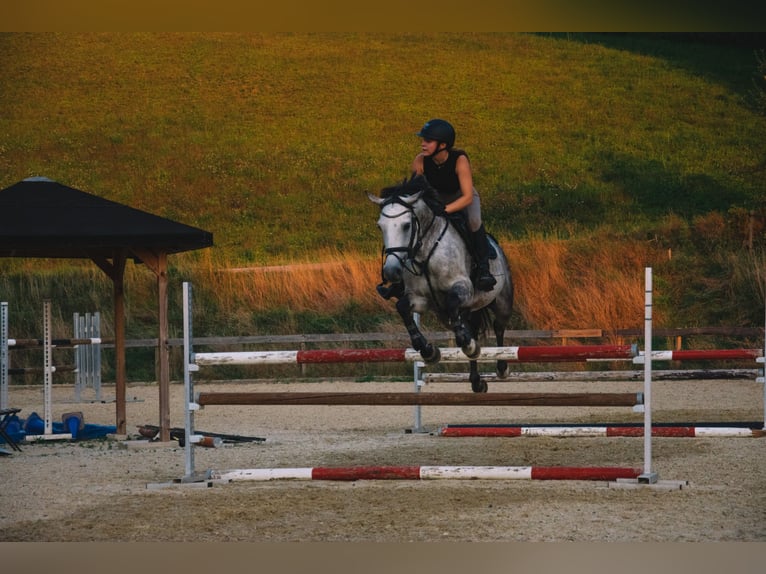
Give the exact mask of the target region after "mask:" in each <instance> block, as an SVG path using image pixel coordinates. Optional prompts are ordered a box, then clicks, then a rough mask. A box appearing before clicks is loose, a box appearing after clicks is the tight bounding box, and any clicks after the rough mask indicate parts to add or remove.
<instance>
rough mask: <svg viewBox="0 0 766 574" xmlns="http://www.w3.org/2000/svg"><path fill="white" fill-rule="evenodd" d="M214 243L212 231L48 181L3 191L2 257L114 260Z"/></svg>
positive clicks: (0, 199) (0, 198) (0, 194)
mask: <svg viewBox="0 0 766 574" xmlns="http://www.w3.org/2000/svg"><path fill="white" fill-rule="evenodd" d="M212 245H213V235H212V233H210V232H208V231H204V230H202V229H198V228H196V227H190V226H188V225H184V224H182V223H177V222H175V221H172V220H170V219H165V218H163V217H159V216H156V215H152V214H151V213H146V212H144V211H140V210H138V209H134V208H132V207H128V206H126V205H122V204H119V203H116V202H113V201H109V200H107V199H103V198H101V197H98V196H95V195H91V194H89V193H85V192H84V191H80V190H78V189H73V188H71V187H67V186H66V185H62V184H60V183H58V182H55V181H51V180H50V179H47V178H37V177H36V178H29V179H25V180H23V181H20V182H18V183H16V184H14V185H12V186H10V187H7V188H5V189H3V190H1V191H0V257H63V258H93V257H112V256H113V254H114V252H115V250H119V249H130V248H143V249H152V250H154V251H160V252H164V253H168V254H170V253H179V252H182V251H191V250H194V249H201V248H204V247H210V246H212Z"/></svg>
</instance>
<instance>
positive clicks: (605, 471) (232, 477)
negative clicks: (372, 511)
mask: <svg viewBox="0 0 766 574" xmlns="http://www.w3.org/2000/svg"><path fill="white" fill-rule="evenodd" d="M640 472H641V470H640V469H636V468H623V467H611V466H609V467H572V466H559V467H556V466H552V467H545V466H352V467H304V468H252V469H234V470H225V471H216V470H213V471H210V472H209V473H208V478H209V479H211V480H220V481H224V482H235V481H270V480H283V479H289V480H344V481H352V480H445V479H446V480H599V481H615V480H618V479H634V478H636V477H637V476H638V475H639V474H640Z"/></svg>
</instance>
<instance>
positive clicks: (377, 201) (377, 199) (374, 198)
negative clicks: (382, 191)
mask: <svg viewBox="0 0 766 574" xmlns="http://www.w3.org/2000/svg"><path fill="white" fill-rule="evenodd" d="M367 197H368V198H369V199H370V201H371V202H373V203H374V204H376V205H383V202H384V201H385V200H384V199H382V198H380V197H378V196H376V195H372V194H371V193H370V192H369V191H368V192H367Z"/></svg>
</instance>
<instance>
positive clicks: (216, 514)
mask: <svg viewBox="0 0 766 574" xmlns="http://www.w3.org/2000/svg"><path fill="white" fill-rule="evenodd" d="M411 386H412V384H411V383H360V382H351V381H340V382H337V381H336V382H327V381H324V382H313V383H302V382H299V383H295V382H291V383H282V384H274V383H271V384H269V383H264V382H250V383H242V382H240V383H227V384H220V383H204V384H200V383H198V384H197V385H196V390H198V391H216V390H228V391H232V390H237V391H264V390H280V391H281V390H286V391H302V390H311V391H318V390H320V389H321V390H322V391H411V390H412V389H411ZM512 386H513V388H509V386H508V385H502V384H494V385H491V386H490V392H499V391H533V390H540V391H558V392H569V391H572V392H577V391H580V392H582V391H586V390H587V391H592V392H598V391H603V392H607V391H609V392H614V391H641V390H642V386H643V383H636V382H611V383H609V382H598V383H593V382H590V383H569V382H568V383H552V382H546V383H513V385H512ZM445 389H449V390H451V391H455V390H458V389H459V390H463V389H462V388H461V387H456V386H455V384H430V385H427V386H426V388H425V389H424V392H439V391H441V390H445ZM465 390H467V388H466V389H465ZM113 392H114V389H113V388H112V387H108V386H107V387H105V388H104V396H105V397H107V398H112V397H113V396H114V395H113ZM157 396H158V392H157V387H156V386H155V385H131V386H129V387H128V401H129V402H128V404H127V415H128V432H129V433H130V434H129V436H128V437H127V439H126V437H115V438H110V439H103V440H90V441H77V442H69V441H55V442H50V441H46V442H36V443H26V444H23V445H22V448H23V451H22V452H20V453H13V455H12V456H4V457H0V482H1V483H2V485H3V486H2V489H0V541H3V542H9V541H38V542H40V541H70V542H71V541H110V542H123V541H152V542H157V541H249V542H297V541H315V542H320V541H321V542H326V541H354V542H409V541H419V542H423V541H427V542H432V541H450V542H457V541H464V542H475V541H497V542H510V541H531V542H535V541H554V542H562V541H580V542H591V541H598V542H612V541H631V542H659V541H662V542H684V541H693V542H698V541H761V542H762V541H766V463H765V462H764V461H766V438H655V439H653V441H652V451H653V457H652V469H653V470H655V471H656V472H657V473H658V474H659V478H660V480H661V481H676V480H678V481H687V482H688V484H686V485H685V486H684V487H683V488H681V489H675V490H658V489H637V490H625V489H616V488H612V487H610V486H609V485H608V484H607V483H604V482H587V481H566V482H564V481H540V480H534V481H532V480H514V481H497V480H438V481H402V480H397V481H382V480H364V481H355V482H328V481H272V482H237V483H228V484H215V485H213V486H212V487H210V488H192V487H189V486H183V485H172V484H173V482H174V481H177V480H178V479H180V478H181V477H183V476H184V473H185V460H184V450H183V449H182V448H180V447H179V445H178V443H177V442H176V441H170V442H164V443H156V442H155V443H149V442H142V443H139V442H136V439H137V438H138V436H137V432H138V427H139V426H140V425H144V424H151V425H157V424H158V417H159V415H158V411H159V409H158V401H157ZM73 397H74V394H73V389H72V387H68V386H64V387H56V388H55V391H54V408H53V419H54V420H56V421H59V420H61V415H62V414H63V413H65V412H70V411H81V412H82V413H83V415H84V419H85V422H88V423H97V424H114V412H115V405H114V403H113V402H105V403H92V402H81V403H79V404H73V403H72V399H73ZM85 398H87V396H85ZM653 398H654V409H653V410H654V414H655V420H657V421H690V422H695V421H727V420H728V421H734V420H737V421H745V420H747V421H750V420H763V386H762V385H760V384H757V383H755V382H753V381H746V380H745V381H743V380H738V381H658V382H655V385H654V390H653ZM171 399H172V406H171V425H172V426H177V427H183V424H184V414H183V386H182V385H180V384H174V385H172V386H171ZM10 403H11V405H12V406H14V407H17V408H21V409H22V411H21V413H19V414H20V416H22V417H26V416H29V414H31V413H32V412H33V411H35V412H38V413H39V414H43V397H42V389H41V387H24V388H18V387H13V388H11V391H10ZM414 409H415V407H411V406H404V407H390V406H389V407H366V406H349V407H343V406H300V407H294V406H290V407H285V406H274V407H263V406H256V407H253V406H249V407H228V406H227V407H206V408H205V409H203V410H202V411H200V412H199V413H198V414H197V415H196V428H197V429H198V430H199V431H205V432H218V433H229V434H239V435H246V436H253V437H262V438H265V439H266V440H265V441H264V442H250V443H241V444H233V443H225V444H224V445H223V446H222V447H221V448H196V449H195V470H196V471H201V472H204V471H206V470H211V469H212V470H228V469H237V468H245V469H249V468H276V467H314V466H355V465H474V466H484V465H499V466H523V465H531V466H626V467H636V468H642V467H643V449H644V443H643V439H642V438H531V437H524V438H445V437H440V436H438V435H437V433H436V431H437V430H438V429H439V428H440V427H441V426H443V425H446V424H457V423H526V422H572V423H576V422H591V423H604V422H612V421H616V422H619V421H636V422H641V421H642V420H643V415H641V414H639V413H633V412H631V409H630V408H624V407H598V408H595V407H594V408H582V407H577V408H564V407H538V408H522V407H467V408H466V407H423V409H422V422H423V425H424V427H425V429H426V430H427V431H430V432H423V433H413V432H410V431H411V430H412V427H413V424H414ZM3 446H7V445H3ZM168 484H170V485H171V486H168V487H166V488H154V486H156V485H168Z"/></svg>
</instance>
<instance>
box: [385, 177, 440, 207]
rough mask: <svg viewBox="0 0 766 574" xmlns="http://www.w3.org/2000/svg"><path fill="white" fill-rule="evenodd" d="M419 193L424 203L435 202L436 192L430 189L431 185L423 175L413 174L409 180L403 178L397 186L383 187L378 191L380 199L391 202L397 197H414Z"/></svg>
mask: <svg viewBox="0 0 766 574" xmlns="http://www.w3.org/2000/svg"><path fill="white" fill-rule="evenodd" d="M419 191H422V192H423V196H422V198H423V199H424V200H426V202H428V201H430V200H437V195H436V190H435V189H434V188H433V187H431V184H430V183H428V180H427V179H426V177H425V176H424V175H417V174H414V173H413V174H412V176H411V177H410V178H409V179H407V178H405V179H404V180H403V181H402V182H401V183H399V184H397V185H392V186H390V187H384V188H383V189H382V190H381V191H380V197H381V198H382V199H389V200H391V199H395V198H398V197H407V196H410V195H415V194H416V193H418V192H419Z"/></svg>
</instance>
